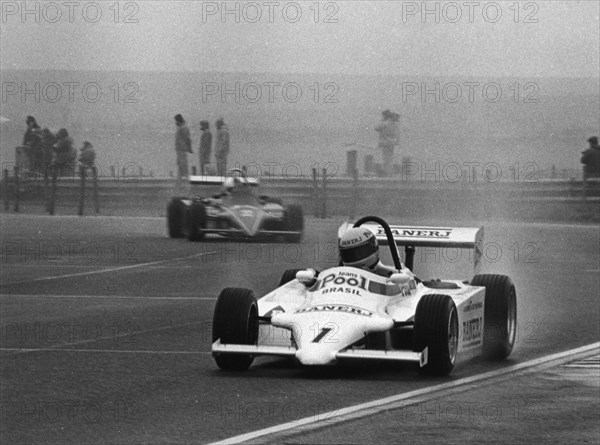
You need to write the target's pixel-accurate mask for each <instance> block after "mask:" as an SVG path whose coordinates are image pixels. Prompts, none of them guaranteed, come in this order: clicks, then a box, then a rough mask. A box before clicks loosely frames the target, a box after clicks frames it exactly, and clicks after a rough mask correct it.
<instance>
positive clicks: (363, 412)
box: [211, 342, 600, 445]
mask: <svg viewBox="0 0 600 445" xmlns="http://www.w3.org/2000/svg"><path fill="white" fill-rule="evenodd" d="M598 348H600V342H597V343H593V344H590V345H586V346H582V347H580V348H576V349H571V350H568V351H564V352H559V353H557V354H552V355H547V356H544V357H540V358H537V359H534V360H530V361H528V362H524V363H519V364H518V365H513V366H508V367H506V368H502V369H498V370H496V371H490V372H486V373H484V374H479V375H475V376H472V377H466V378H462V379H459V380H456V381H454V382H449V383H443V384H440V385H435V386H431V387H428V388H423V389H418V390H415V391H410V392H407V393H403V394H397V395H395V396H391V397H386V398H383V399H379V400H373V401H371V402H367V403H361V404H359V405H354V406H350V407H346V408H341V409H338V410H335V411H330V412H328V413H322V414H318V415H315V416H311V417H305V418H304V419H299V420H295V421H292V422H288V423H283V424H280V425H275V426H272V427H269V428H264V429H262V430H257V431H253V432H250V433H246V434H240V435H239V436H234V437H230V438H228V439H225V440H222V441H219V442H214V443H212V444H211V445H225V444H236V443H242V442H247V441H250V440H256V439H258V438H263V440H265V436H269V435H282V433H286V435H290V434H297V433H299V432H300V431H303V432H304V431H308V430H314V429H317V428H321V427H323V426H325V425H327V426H331V425H333V424H336V423H340V422H345V421H348V420H352V419H358V418H363V417H367V416H370V415H373V414H377V413H380V412H382V411H388V410H391V409H398V408H400V407H403V406H408V405H412V404H414V403H415V402H422V401H424V400H428V399H431V398H433V397H439V396H440V393H442V392H444V391H449V390H452V389H456V388H458V387H464V386H465V385H470V384H473V383H476V382H480V381H483V380H488V379H492V378H496V377H501V376H506V375H508V374H512V373H515V372H517V371H523V370H527V369H529V368H533V367H537V366H541V365H549V364H559V363H564V362H568V361H570V360H572V359H573V356H575V355H578V354H585V353H589V352H590V351H593V350H596V349H598ZM553 362H556V363H553ZM415 399H417V400H415ZM281 439H282V438H281V437H277V438H276V439H275V442H282V440H281Z"/></svg>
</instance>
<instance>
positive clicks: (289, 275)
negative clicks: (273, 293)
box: [279, 269, 303, 287]
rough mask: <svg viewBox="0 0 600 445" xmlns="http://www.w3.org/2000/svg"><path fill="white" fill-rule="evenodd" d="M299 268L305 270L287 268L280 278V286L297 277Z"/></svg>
mask: <svg viewBox="0 0 600 445" xmlns="http://www.w3.org/2000/svg"><path fill="white" fill-rule="evenodd" d="M299 270H303V269H288V270H286V271H285V272H284V273H283V275H281V279H280V280H279V287H281V286H283V285H284V284H287V283H289V282H290V281H292V280H295V279H296V274H297V273H298V271H299Z"/></svg>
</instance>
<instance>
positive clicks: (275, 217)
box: [167, 169, 304, 243]
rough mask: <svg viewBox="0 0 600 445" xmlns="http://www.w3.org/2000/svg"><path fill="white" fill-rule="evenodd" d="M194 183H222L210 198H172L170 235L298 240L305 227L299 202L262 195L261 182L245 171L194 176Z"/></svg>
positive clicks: (170, 205)
mask: <svg viewBox="0 0 600 445" xmlns="http://www.w3.org/2000/svg"><path fill="white" fill-rule="evenodd" d="M190 183H191V184H192V185H213V186H214V185H221V187H222V189H221V192H220V193H218V194H215V195H213V196H211V197H207V198H204V197H201V196H197V197H193V198H172V199H171V201H170V202H169V205H168V207H167V229H168V233H169V236H170V237H171V238H182V237H184V236H185V237H187V238H188V239H189V240H190V241H201V240H203V239H204V237H205V236H206V235H207V234H217V235H221V236H225V237H229V238H236V239H249V238H251V239H254V238H268V237H270V238H277V237H283V239H285V240H286V241H288V242H293V243H297V242H299V241H300V240H301V238H302V233H303V230H304V215H303V212H302V207H300V206H298V205H294V204H292V205H288V206H284V205H283V204H282V203H281V201H280V200H279V199H276V198H270V197H268V196H264V195H262V196H259V195H258V193H257V189H258V185H259V181H258V180H257V179H256V178H248V177H246V175H245V173H244V172H243V171H242V170H239V169H237V170H232V171H231V172H230V175H229V176H228V177H219V176H216V177H212V176H192V177H190Z"/></svg>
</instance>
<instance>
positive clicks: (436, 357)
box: [413, 294, 458, 376]
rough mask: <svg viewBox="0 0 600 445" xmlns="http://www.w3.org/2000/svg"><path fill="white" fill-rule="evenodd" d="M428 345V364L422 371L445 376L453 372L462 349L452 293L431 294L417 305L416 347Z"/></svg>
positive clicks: (422, 372)
mask: <svg viewBox="0 0 600 445" xmlns="http://www.w3.org/2000/svg"><path fill="white" fill-rule="evenodd" d="M425 348H428V354H427V355H428V360H427V364H426V365H425V366H423V367H421V368H419V372H420V373H421V374H426V375H435V376H445V375H448V374H449V373H450V371H452V368H454V364H455V362H456V355H457V351H458V314H457V311H456V305H455V304H454V301H452V298H450V297H449V296H448V295H441V294H428V295H425V296H423V298H421V300H420V301H419V304H417V310H416V312H415V325H414V332H413V350H414V351H415V352H421V351H423V350H424V349H425Z"/></svg>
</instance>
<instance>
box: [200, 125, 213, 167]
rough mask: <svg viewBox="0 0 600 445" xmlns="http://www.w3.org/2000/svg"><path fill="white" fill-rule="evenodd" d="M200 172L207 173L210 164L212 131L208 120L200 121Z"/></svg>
mask: <svg viewBox="0 0 600 445" xmlns="http://www.w3.org/2000/svg"><path fill="white" fill-rule="evenodd" d="M200 130H202V136H201V137H200V174H202V175H204V174H206V173H207V172H206V170H207V167H208V164H210V155H211V153H212V133H211V132H210V124H209V123H208V121H200Z"/></svg>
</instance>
